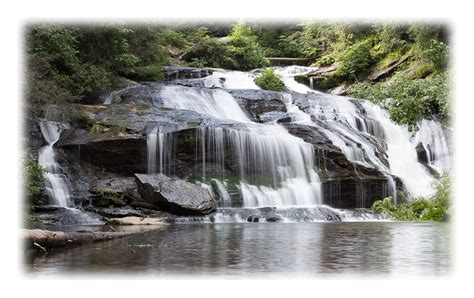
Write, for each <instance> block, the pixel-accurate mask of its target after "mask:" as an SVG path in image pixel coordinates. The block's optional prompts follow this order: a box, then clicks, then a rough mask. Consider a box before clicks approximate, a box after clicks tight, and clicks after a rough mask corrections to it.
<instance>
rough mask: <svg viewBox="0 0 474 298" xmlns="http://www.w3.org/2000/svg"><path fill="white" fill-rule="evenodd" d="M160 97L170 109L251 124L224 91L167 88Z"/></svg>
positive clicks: (180, 87)
mask: <svg viewBox="0 0 474 298" xmlns="http://www.w3.org/2000/svg"><path fill="white" fill-rule="evenodd" d="M160 95H161V98H162V99H163V104H164V106H165V107H168V108H173V109H184V110H191V111H195V112H198V113H201V114H203V115H207V116H210V117H213V118H216V119H230V120H234V121H239V122H251V120H250V119H249V118H248V117H247V115H246V114H245V112H244V111H242V109H241V108H240V106H239V104H238V103H237V101H236V100H235V98H234V97H232V95H230V94H229V93H227V92H225V91H224V90H220V89H215V90H212V89H211V90H207V89H202V90H199V89H193V88H189V87H182V86H166V87H165V88H164V89H163V90H162V91H161V94H160Z"/></svg>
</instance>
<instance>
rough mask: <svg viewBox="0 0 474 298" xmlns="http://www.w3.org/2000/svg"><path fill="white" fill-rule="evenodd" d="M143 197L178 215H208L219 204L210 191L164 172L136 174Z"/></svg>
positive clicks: (139, 190)
mask: <svg viewBox="0 0 474 298" xmlns="http://www.w3.org/2000/svg"><path fill="white" fill-rule="evenodd" d="M135 179H136V183H137V186H138V192H139V193H140V195H141V196H142V197H143V199H144V200H145V201H147V202H149V203H151V204H154V205H156V206H158V207H160V208H161V209H162V210H165V211H168V212H170V213H173V214H178V215H206V214H209V213H211V212H213V211H215V210H216V208H217V205H216V202H215V201H214V199H213V198H212V197H211V195H210V194H209V192H208V191H207V190H206V189H204V188H202V187H200V186H198V185H196V184H192V183H189V182H186V181H184V180H181V179H174V178H169V177H167V176H165V175H162V174H135Z"/></svg>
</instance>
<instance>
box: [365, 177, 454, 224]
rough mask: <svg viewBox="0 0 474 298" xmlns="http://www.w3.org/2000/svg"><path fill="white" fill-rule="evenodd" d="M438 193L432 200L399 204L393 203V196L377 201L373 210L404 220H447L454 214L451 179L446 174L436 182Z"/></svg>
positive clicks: (417, 200)
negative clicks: (452, 209)
mask: <svg viewBox="0 0 474 298" xmlns="http://www.w3.org/2000/svg"><path fill="white" fill-rule="evenodd" d="M435 189H436V193H435V196H434V198H432V199H431V200H428V199H425V198H418V199H416V200H413V201H409V202H404V203H402V204H399V205H395V204H393V203H392V198H390V197H388V198H385V199H383V200H378V201H375V202H374V204H373V205H372V210H373V211H374V212H375V213H382V214H387V215H390V216H392V217H393V219H395V220H403V221H420V220H421V221H424V220H430V221H446V220H448V219H449V218H450V217H451V216H452V214H451V209H450V207H451V206H450V196H451V191H452V189H451V180H450V177H449V175H447V174H444V175H443V176H442V177H441V179H440V180H439V181H437V182H436V183H435Z"/></svg>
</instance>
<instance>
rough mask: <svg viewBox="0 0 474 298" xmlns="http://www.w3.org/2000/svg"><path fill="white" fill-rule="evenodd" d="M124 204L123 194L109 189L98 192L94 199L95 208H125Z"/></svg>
mask: <svg viewBox="0 0 474 298" xmlns="http://www.w3.org/2000/svg"><path fill="white" fill-rule="evenodd" d="M126 203H127V202H126V199H125V196H124V194H122V193H118V192H115V191H113V190H109V189H102V190H100V191H99V193H98V195H97V197H96V199H95V205H96V206H97V207H113V206H115V207H121V206H125V205H126Z"/></svg>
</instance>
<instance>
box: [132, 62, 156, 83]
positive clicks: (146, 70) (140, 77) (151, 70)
mask: <svg viewBox="0 0 474 298" xmlns="http://www.w3.org/2000/svg"><path fill="white" fill-rule="evenodd" d="M127 77H129V78H131V79H133V80H137V81H148V82H155V81H160V80H163V78H164V67H163V65H160V64H154V65H147V66H138V67H135V68H133V71H132V72H131V73H128V74H127Z"/></svg>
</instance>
